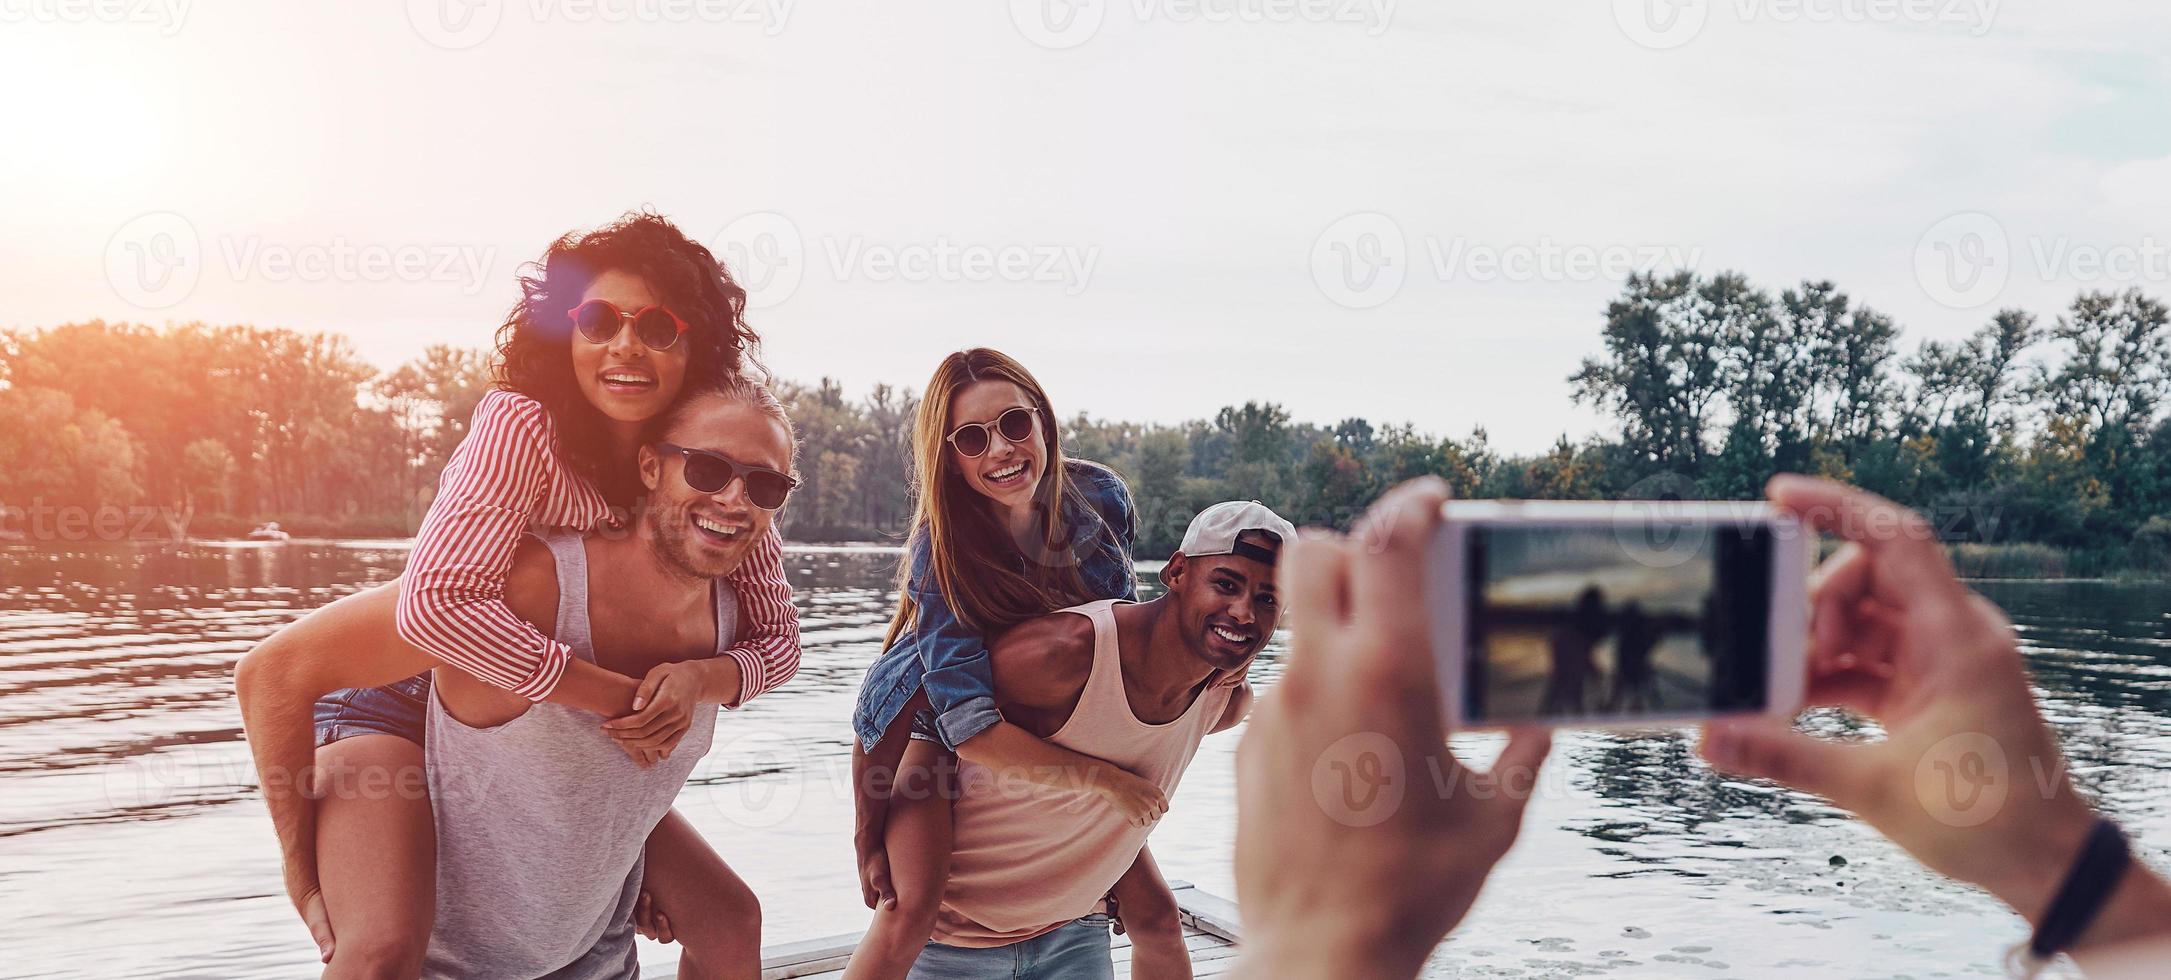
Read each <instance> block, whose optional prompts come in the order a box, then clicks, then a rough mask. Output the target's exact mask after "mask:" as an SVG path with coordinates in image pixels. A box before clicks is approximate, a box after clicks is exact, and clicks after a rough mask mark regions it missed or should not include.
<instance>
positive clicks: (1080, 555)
mask: <svg viewBox="0 0 2171 980" xmlns="http://www.w3.org/2000/svg"><path fill="white" fill-rule="evenodd" d="M1069 477H1070V480H1071V482H1072V484H1073V485H1075V486H1076V487H1077V488H1078V490H1079V491H1080V492H1081V493H1082V494H1083V495H1084V497H1085V499H1086V502H1087V504H1088V505H1090V511H1091V512H1090V513H1072V514H1069V515H1067V516H1068V517H1069V521H1068V524H1069V526H1070V527H1071V529H1072V533H1071V538H1070V542H1069V548H1068V549H1067V550H1066V551H1065V552H1062V553H1060V554H1058V555H1057V556H1055V557H1057V558H1059V559H1063V560H1076V561H1078V562H1080V563H1082V566H1081V568H1080V571H1081V572H1082V573H1083V576H1084V578H1085V583H1086V587H1087V588H1088V589H1090V590H1092V592H1093V595H1092V596H1091V597H1090V598H1089V599H1087V600H1083V601H1091V599H1095V598H1098V599H1132V600H1135V599H1137V598H1138V577H1137V575H1136V574H1135V573H1134V572H1133V571H1132V569H1131V539H1132V537H1133V535H1134V534H1135V533H1136V531H1137V526H1136V524H1137V518H1136V514H1135V512H1134V511H1133V509H1132V505H1131V490H1130V488H1129V487H1126V486H1124V484H1123V478H1122V477H1120V476H1117V475H1116V474H1115V472H1114V471H1113V470H1110V469H1108V468H1107V467H1105V466H1101V465H1100V464H1098V463H1090V462H1086V461H1084V460H1071V461H1070V465H1069ZM928 547H929V546H928V543H927V539H926V536H925V535H922V534H920V533H918V532H917V531H915V532H914V533H913V535H912V542H911V545H910V546H909V548H908V556H907V558H908V560H909V561H910V562H911V563H912V564H911V568H912V575H911V578H910V579H909V580H908V584H907V586H906V591H907V593H909V594H910V595H911V597H912V600H913V602H915V603H917V604H918V607H919V611H918V615H917V618H916V619H915V620H914V622H913V624H912V626H911V628H909V629H907V630H906V631H905V632H903V633H902V634H900V635H899V636H898V637H897V642H896V643H895V644H894V645H892V646H891V647H890V648H889V649H887V650H884V651H882V655H881V656H880V657H877V658H876V659H875V662H874V666H872V667H870V668H868V670H867V678H866V680H864V681H862V682H861V683H860V688H859V704H858V707H857V708H855V709H854V710H853V712H852V727H853V728H854V729H855V731H856V732H857V734H858V735H859V741H860V745H861V747H862V748H865V749H868V750H872V749H873V748H874V746H875V743H877V742H880V741H881V740H882V733H883V732H885V731H888V730H889V726H890V724H891V723H892V722H894V721H896V719H897V713H898V712H899V711H902V710H904V706H905V703H906V702H908V701H911V700H912V695H913V694H915V693H917V692H918V691H919V690H920V688H921V687H922V686H925V687H926V688H927V700H928V703H929V704H930V705H931V706H932V707H933V708H934V728H935V733H936V734H937V735H939V736H940V737H941V739H942V742H943V744H944V745H946V746H948V747H950V748H952V749H955V748H956V747H957V745H958V743H960V742H963V741H965V740H967V739H970V738H972V737H973V736H975V735H978V734H980V733H981V732H983V731H986V730H987V728H988V726H990V725H993V724H995V723H996V722H998V721H1001V720H1002V716H1001V715H1000V714H998V713H997V712H996V710H995V671H994V667H993V664H992V663H991V661H990V659H989V656H988V648H987V638H986V637H984V636H982V635H980V634H979V633H978V632H975V631H974V630H972V629H971V628H970V627H967V626H966V625H964V624H963V623H960V622H958V619H957V614H956V613H955V612H953V611H951V609H950V601H949V599H948V598H947V597H945V596H944V595H943V594H942V590H941V589H940V588H937V587H936V585H935V583H934V580H933V572H932V571H931V570H930V563H931V559H930V558H929V555H928ZM1013 560H1014V561H1016V562H1017V564H1018V566H1019V567H1020V568H1023V567H1024V565H1025V562H1026V558H1025V556H1023V555H1016V556H1013ZM1049 612H1054V610H1052V609H1051V610H1049Z"/></svg>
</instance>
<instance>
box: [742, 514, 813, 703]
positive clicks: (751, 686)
mask: <svg viewBox="0 0 2171 980" xmlns="http://www.w3.org/2000/svg"><path fill="white" fill-rule="evenodd" d="M724 581H725V582H727V583H730V585H731V588H732V591H734V592H736V593H737V594H738V596H739V608H740V609H741V610H743V611H744V612H745V613H746V616H747V629H748V634H747V637H746V639H745V640H744V641H742V642H739V643H736V644H733V645H732V647H731V649H729V650H726V651H724V653H725V655H726V656H729V657H730V658H731V659H733V660H736V661H738V662H739V677H740V681H739V701H738V704H735V705H732V707H739V706H741V705H744V704H746V702H748V701H752V700H754V698H755V696H756V695H760V694H765V693H767V692H769V691H773V690H776V689H777V687H778V686H780V685H782V684H783V683H784V682H785V681H788V680H791V679H792V675H793V674H796V673H798V672H799V607H797V606H795V605H793V604H792V587H791V582H790V580H788V579H786V578H785V577H784V539H783V538H782V537H780V536H778V534H777V532H776V526H775V525H773V524H772V525H770V527H769V533H768V534H767V535H766V536H765V537H763V538H762V539H761V542H760V543H759V544H756V545H755V546H754V551H753V553H751V554H749V555H747V556H746V560H745V561H744V562H742V563H740V565H739V568H738V570H737V571H735V572H733V573H731V574H730V575H728V576H725V577H724Z"/></svg>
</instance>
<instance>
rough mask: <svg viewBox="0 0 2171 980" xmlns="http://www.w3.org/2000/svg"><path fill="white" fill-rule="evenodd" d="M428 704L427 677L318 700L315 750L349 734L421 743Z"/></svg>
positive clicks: (421, 675) (347, 690) (348, 690)
mask: <svg viewBox="0 0 2171 980" xmlns="http://www.w3.org/2000/svg"><path fill="white" fill-rule="evenodd" d="M429 704H430V675H428V674H416V675H415V676H413V677H410V678H407V679H406V680H404V681H394V682H393V683H390V684H386V685H385V686H383V687H350V688H348V689H346V690H344V691H333V692H332V693H330V694H327V695H325V696H324V697H322V698H320V699H318V701H317V748H320V749H321V748H323V747H325V746H327V745H330V744H332V743H333V742H337V741H339V740H340V739H343V738H346V737H347V736H349V735H397V736H399V737H401V738H404V739H406V740H408V741H410V742H413V743H415V744H416V745H418V746H419V745H421V744H422V712H423V711H424V710H425V709H427V708H428V707H429Z"/></svg>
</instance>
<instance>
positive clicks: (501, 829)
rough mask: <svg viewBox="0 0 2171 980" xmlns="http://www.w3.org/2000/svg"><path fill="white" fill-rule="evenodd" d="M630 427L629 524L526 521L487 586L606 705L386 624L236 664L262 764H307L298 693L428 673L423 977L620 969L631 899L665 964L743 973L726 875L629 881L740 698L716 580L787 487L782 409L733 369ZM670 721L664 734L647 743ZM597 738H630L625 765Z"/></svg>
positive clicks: (728, 594) (751, 909) (717, 870)
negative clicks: (677, 956) (588, 528)
mask: <svg viewBox="0 0 2171 980" xmlns="http://www.w3.org/2000/svg"><path fill="white" fill-rule="evenodd" d="M651 431H652V433H653V434H654V436H655V437H656V438H655V439H654V441H652V442H651V443H650V444H649V445H647V446H645V447H643V448H642V450H641V452H640V475H641V480H642V483H643V485H644V486H645V487H646V488H647V494H646V495H645V496H644V497H643V499H642V501H641V503H640V504H639V506H638V507H637V509H636V514H635V518H634V520H633V522H632V525H631V529H630V533H624V534H598V535H590V536H587V537H583V536H581V535H578V534H574V533H571V532H565V531H555V532H550V533H544V534H537V535H534V536H531V537H528V538H526V539H524V540H523V541H522V542H521V545H520V549H519V551H518V552H517V553H516V555H515V557H514V561H513V567H512V571H511V574H510V575H509V577H508V578H507V580H506V585H505V597H506V603H507V605H508V606H509V607H510V608H511V609H512V611H513V612H514V613H515V614H516V615H518V616H520V617H521V618H522V619H525V620H527V621H528V622H530V623H532V624H534V625H535V626H536V628H538V629H540V630H542V631H543V632H545V633H546V634H549V635H551V636H553V637H554V638H555V639H558V640H560V641H562V642H565V643H566V644H567V645H569V646H571V647H572V648H573V651H574V654H575V655H576V656H580V657H583V658H585V659H589V660H592V661H594V662H596V663H598V664H600V665H601V666H603V667H605V668H607V669H609V670H612V671H614V672H616V673H618V674H620V675H623V676H624V678H625V682H624V696H625V700H626V703H625V705H624V706H622V707H621V708H620V709H618V710H616V711H614V712H613V713H612V715H613V716H614V717H616V718H617V720H614V721H610V722H608V723H606V722H605V721H604V720H603V716H599V715H595V714H592V713H589V712H585V711H582V710H580V709H577V708H572V707H568V706H565V705H560V704H555V703H551V702H542V703H536V704H530V703H528V702H527V700H526V699H524V698H521V697H520V696H518V695H515V694H510V693H508V692H505V691H501V690H498V689H496V688H493V687H490V686H489V685H487V684H485V683H483V682H481V681H479V680H476V679H475V678H473V677H471V676H468V675H467V674H465V673H462V672H461V671H459V670H456V669H454V668H450V667H445V666H441V665H438V664H436V663H435V662H434V661H432V660H430V659H429V657H428V656H427V655H426V654H424V653H423V652H422V651H420V650H419V649H417V648H415V647H413V646H410V645H408V644H406V643H404V642H401V641H399V639H398V638H397V636H395V635H392V634H390V633H389V632H387V634H386V636H385V637H384V638H383V639H382V640H376V639H372V638H356V640H357V641H356V642H355V643H354V644H352V645H342V646H338V647H332V646H316V647H313V648H310V649H298V650H287V651H285V652H283V653H282V654H281V655H280V658H279V662H278V663H276V664H268V663H260V662H252V661H257V660H259V659H261V658H259V657H258V655H257V653H251V654H250V656H249V657H248V658H244V661H243V663H242V665H241V669H240V670H239V671H237V673H236V686H237V687H238V689H239V693H240V694H241V697H242V702H243V714H244V721H245V722H246V724H247V728H248V733H249V738H250V741H251V742H252V743H257V753H256V754H257V756H258V758H259V760H262V759H265V758H273V759H276V758H282V757H291V756H282V755H281V754H280V752H279V751H278V750H279V748H280V747H282V746H285V747H303V748H302V755H301V757H303V758H307V749H306V748H305V746H307V745H308V744H309V742H310V740H311V738H312V732H311V730H310V724H309V719H310V714H311V706H312V704H313V702H314V701H315V699H316V698H317V697H319V696H321V695H322V694H324V693H325V692H328V691H332V690H336V689H341V688H350V687H368V686H370V685H374V684H380V683H385V682H388V681H391V680H396V679H398V678H402V677H408V676H412V675H414V674H416V673H419V672H420V671H422V670H425V669H430V668H433V667H434V668H435V669H436V677H435V684H434V685H433V686H432V694H431V700H430V704H429V709H428V715H427V726H428V729H427V730H428V738H427V739H426V744H425V757H426V759H427V762H428V782H429V790H430V797H431V801H432V805H433V808H434V811H435V814H434V816H435V823H436V833H437V854H438V859H437V886H436V914H435V922H434V928H433V930H432V932H431V934H430V942H429V948H428V951H427V954H426V964H425V969H424V974H425V975H426V976H431V977H472V976H545V975H548V976H551V977H557V978H565V980H606V978H618V977H631V976H637V975H638V973H639V967H638V964H637V962H636V958H635V949H634V941H633V940H634V935H635V933H636V928H637V927H636V922H635V913H636V909H637V907H638V908H640V909H641V912H642V925H643V926H648V927H653V926H655V924H657V923H659V922H661V921H664V920H667V919H668V920H676V923H677V925H678V926H679V928H678V929H677V930H676V932H677V938H678V939H679V940H680V941H681V942H682V943H684V946H685V949H684V954H683V956H684V960H685V962H686V963H688V964H690V965H692V966H693V967H694V968H695V969H696V970H697V971H699V973H700V974H701V975H703V976H709V975H726V974H728V975H733V976H737V975H741V974H745V975H752V974H753V973H755V972H757V971H758V970H759V969H760V942H761V939H760V930H759V927H758V923H759V921H760V906H759V904H758V902H757V901H756V900H755V898H754V895H753V893H752V892H751V891H749V890H748V889H747V888H746V885H745V883H744V882H742V881H741V880H740V879H739V878H738V876H737V875H736V874H734V873H733V872H732V871H731V869H730V868H729V867H727V866H725V865H724V863H723V861H722V860H721V859H720V858H718V857H717V856H716V855H715V853H714V852H713V851H709V850H708V849H707V848H699V849H698V850H699V853H671V854H658V855H655V859H656V860H657V861H659V862H665V861H668V862H671V863H672V864H674V865H684V864H689V863H690V864H694V865H697V866H699V867H701V868H702V869H703V871H704V872H705V873H704V874H700V875H683V876H673V877H672V878H671V879H669V880H668V881H666V880H665V879H661V878H659V879H657V880H656V881H655V882H654V883H653V887H652V888H650V889H649V890H648V891H646V892H644V890H643V885H644V882H643V874H642V871H643V868H644V862H645V860H646V858H645V856H644V853H643V847H644V844H645V843H646V842H647V840H648V838H649V834H650V832H651V831H652V830H653V829H654V828H655V827H656V825H657V824H658V823H659V822H661V821H663V820H664V819H667V818H669V819H683V818H678V817H675V816H672V815H670V809H671V803H672V801H673V800H674V799H675V798H676V797H677V795H678V792H679V789H680V788H681V787H682V786H683V785H684V783H685V781H686V777H687V775H688V774H689V773H690V772H691V771H692V769H693V766H694V764H695V763H696V762H698V761H699V760H700V758H701V756H702V755H703V754H705V753H706V752H707V751H708V749H709V746H710V742H711V739H712V737H713V735H714V729H715V725H716V706H717V705H724V706H733V705H736V704H737V703H738V701H739V699H740V681H741V673H740V668H739V664H738V663H737V662H736V661H735V660H733V659H732V658H731V657H729V656H725V655H724V651H725V650H726V649H728V648H729V647H730V646H731V645H732V643H733V642H734V640H735V639H736V637H737V634H738V633H739V632H740V629H739V627H740V617H739V615H738V603H737V599H736V596H735V594H734V593H733V591H732V590H731V588H730V587H729V586H728V585H727V584H726V583H725V581H724V576H726V575H729V574H730V573H731V572H732V571H734V570H735V569H737V567H738V566H739V564H740V563H741V562H742V561H744V560H745V559H746V557H747V555H748V554H749V553H750V552H751V551H752V550H753V548H754V546H755V544H756V543H757V542H759V541H761V540H762V538H763V535H764V534H766V533H767V531H768V529H769V525H770V522H771V521H772V520H773V519H774V517H775V513H776V510H777V509H778V508H780V507H782V506H783V505H784V501H785V498H786V496H787V495H788V494H789V493H790V491H791V489H792V487H793V480H792V478H791V477H790V476H789V472H790V470H791V465H792V452H793V442H794V440H793V433H792V428H791V422H790V420H789V419H788V418H787V417H786V416H785V414H784V410H783V408H782V406H780V405H779V404H778V403H777V401H776V399H775V398H774V397H773V396H771V395H770V394H769V392H768V391H767V390H766V389H763V388H761V387H759V386H758V385H755V384H753V383H751V382H747V381H734V382H731V383H729V384H728V385H727V386H725V387H721V388H717V389H710V390H697V391H689V392H687V393H686V395H685V396H684V397H683V398H682V399H681V400H680V402H679V405H678V406H677V407H676V408H675V409H674V410H673V411H671V412H670V413H668V414H667V415H665V416H663V417H661V418H659V419H657V420H656V422H655V424H654V427H653V428H652V430H651ZM263 649H264V648H259V652H261V651H262V650H263ZM628 713H632V714H631V715H630V717H628V716H627V715H628ZM680 732H683V733H684V735H683V738H680V739H678V740H677V742H676V748H675V749H670V750H664V749H662V748H661V747H662V746H664V745H667V744H670V743H671V741H672V737H673V736H675V735H678V734H679V733H680ZM289 742H292V743H294V744H293V745H292V746H288V745H287V743H289ZM619 743H623V744H625V745H626V746H628V747H631V748H634V749H639V750H645V751H644V752H643V758H644V762H642V763H639V764H637V763H635V762H634V761H632V759H630V758H629V757H628V754H627V752H625V751H624V750H622V749H621V748H620V747H619ZM263 775H264V778H265V779H267V780H269V779H272V778H275V777H276V774H274V773H269V772H266V773H263ZM680 850H684V848H680ZM538 856H542V857H540V858H539V857H538ZM681 879H684V880H681ZM674 889H675V891H674ZM337 915H338V911H337V910H336V909H334V910H333V923H332V926H333V928H334V929H335V930H336V929H337V928H338V918H337ZM666 928H667V927H666Z"/></svg>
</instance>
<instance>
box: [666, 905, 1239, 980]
mask: <svg viewBox="0 0 2171 980" xmlns="http://www.w3.org/2000/svg"><path fill="white" fill-rule="evenodd" d="M1169 889H1170V890H1171V891H1173V892H1174V893H1175V895H1176V906H1177V908H1179V909H1181V910H1183V927H1184V945H1185V946H1187V947H1189V948H1190V950H1191V972H1192V974H1193V975H1195V976H1199V977H1214V976H1220V975H1222V974H1224V973H1227V972H1228V971H1229V970H1230V969H1231V968H1233V967H1234V966H1235V965H1236V937H1237V926H1236V905H1235V903H1233V902H1230V901H1229V900H1227V899H1225V898H1222V897H1220V896H1218V895H1212V894H1209V893H1207V892H1203V891H1200V890H1199V889H1197V888H1195V887H1193V886H1192V885H1191V884H1189V883H1187V882H1181V881H1173V882H1170V883H1169ZM1114 939H1115V943H1114V948H1115V961H1116V976H1118V977H1128V976H1130V975H1131V940H1130V937H1128V936H1116V937H1114ZM858 943H859V936H858V935H857V934H851V935H842V936H830V937H827V938H824V939H809V940H806V941H804V942H796V943H787V944H785V945H782V946H776V947H773V948H771V949H769V950H766V951H765V952H764V953H763V955H762V958H761V980H798V978H807V980H835V978H838V977H842V976H844V963H845V961H846V960H849V959H851V957H852V948H853V947H854V946H856V945H858ZM677 969H678V964H677V962H676V960H675V959H671V958H658V959H654V960H650V961H647V962H644V963H642V964H641V975H642V976H646V977H668V976H671V975H673V973H674V971H676V970H677Z"/></svg>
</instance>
